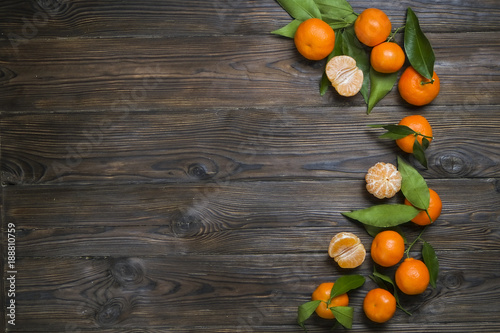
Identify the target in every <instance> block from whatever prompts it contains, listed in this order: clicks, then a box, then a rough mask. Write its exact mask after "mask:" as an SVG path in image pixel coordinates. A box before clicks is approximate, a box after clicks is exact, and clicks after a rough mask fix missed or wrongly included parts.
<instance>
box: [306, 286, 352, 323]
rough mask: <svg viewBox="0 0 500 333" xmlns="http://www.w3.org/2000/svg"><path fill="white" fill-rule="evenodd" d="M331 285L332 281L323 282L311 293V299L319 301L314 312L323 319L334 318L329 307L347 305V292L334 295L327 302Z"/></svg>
mask: <svg viewBox="0 0 500 333" xmlns="http://www.w3.org/2000/svg"><path fill="white" fill-rule="evenodd" d="M333 285H334V283H333V282H324V283H322V284H320V285H319V286H318V287H317V288H316V290H314V292H313V293H312V295H311V300H312V301H318V300H319V301H321V303H320V304H319V305H318V307H317V308H316V310H315V312H316V314H317V315H318V316H320V317H321V318H324V319H335V315H334V314H333V312H332V311H331V310H330V309H329V308H332V307H335V306H348V305H349V296H347V294H342V295H339V296H337V297H334V298H332V300H331V301H330V303H328V300H329V299H330V295H331V292H332V288H333Z"/></svg>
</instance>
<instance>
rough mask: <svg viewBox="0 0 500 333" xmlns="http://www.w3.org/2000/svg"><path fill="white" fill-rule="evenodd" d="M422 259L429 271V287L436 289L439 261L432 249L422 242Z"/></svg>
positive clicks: (429, 245)
mask: <svg viewBox="0 0 500 333" xmlns="http://www.w3.org/2000/svg"><path fill="white" fill-rule="evenodd" d="M422 257H423V259H424V263H425V266H427V269H429V275H430V283H431V286H432V287H433V288H436V282H437V278H438V274H439V261H438V258H437V256H436V252H435V251H434V248H433V247H432V245H431V244H429V243H427V242H426V241H424V245H423V246H422Z"/></svg>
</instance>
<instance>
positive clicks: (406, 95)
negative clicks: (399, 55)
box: [398, 66, 441, 106]
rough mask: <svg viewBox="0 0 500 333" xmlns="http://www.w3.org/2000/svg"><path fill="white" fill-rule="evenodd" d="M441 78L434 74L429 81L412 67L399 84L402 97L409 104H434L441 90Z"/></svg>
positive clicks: (406, 70) (407, 69)
mask: <svg viewBox="0 0 500 333" xmlns="http://www.w3.org/2000/svg"><path fill="white" fill-rule="evenodd" d="M440 86H441V85H440V83H439V77H438V76H437V74H436V72H433V74H432V79H431V80H429V79H427V78H426V77H424V76H423V75H421V74H420V73H419V72H417V71H416V70H415V68H413V67H412V66H409V67H408V68H406V69H405V70H404V72H403V74H401V77H400V78H399V82H398V90H399V94H400V95H401V97H402V98H403V99H404V100H405V101H406V102H408V103H409V104H412V105H416V106H422V105H426V104H429V103H430V102H432V101H433V100H434V99H435V98H436V97H437V95H438V94H439V90H440Z"/></svg>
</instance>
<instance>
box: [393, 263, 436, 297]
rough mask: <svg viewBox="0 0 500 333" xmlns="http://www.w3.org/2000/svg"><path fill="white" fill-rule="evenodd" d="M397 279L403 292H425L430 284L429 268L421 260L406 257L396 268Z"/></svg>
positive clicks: (410, 293) (397, 283)
mask: <svg viewBox="0 0 500 333" xmlns="http://www.w3.org/2000/svg"><path fill="white" fill-rule="evenodd" d="M395 280H396V285H397V286H398V288H399V289H400V290H401V291H402V292H403V293H405V294H407V295H418V294H421V293H423V292H424V291H425V289H427V286H428V285H429V281H430V275H429V269H428V268H427V266H426V265H425V264H424V262H423V261H421V260H418V259H414V258H406V259H405V260H404V261H403V262H402V263H401V265H399V267H398V269H396V274H395Z"/></svg>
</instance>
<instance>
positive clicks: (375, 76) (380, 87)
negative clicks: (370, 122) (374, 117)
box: [366, 67, 398, 114]
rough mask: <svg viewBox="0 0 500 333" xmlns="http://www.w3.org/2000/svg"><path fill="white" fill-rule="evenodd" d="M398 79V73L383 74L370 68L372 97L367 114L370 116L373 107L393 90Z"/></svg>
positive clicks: (369, 100)
mask: <svg viewBox="0 0 500 333" xmlns="http://www.w3.org/2000/svg"><path fill="white" fill-rule="evenodd" d="M397 78H398V73H397V72H396V73H391V74H383V73H379V72H377V71H376V70H374V69H373V67H370V97H369V99H368V109H367V111H366V113H367V114H370V112H371V111H372V109H373V107H374V106H375V105H376V104H377V103H378V102H379V101H380V100H381V99H382V98H384V96H385V95H387V94H388V93H389V92H390V91H391V90H392V87H394V84H395V83H396V80H397Z"/></svg>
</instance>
